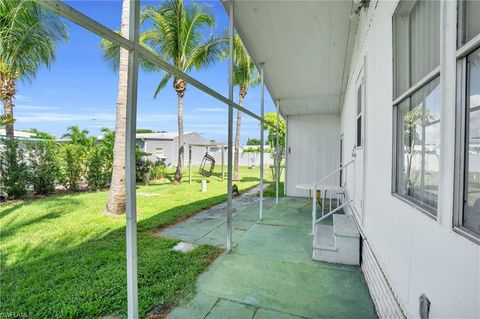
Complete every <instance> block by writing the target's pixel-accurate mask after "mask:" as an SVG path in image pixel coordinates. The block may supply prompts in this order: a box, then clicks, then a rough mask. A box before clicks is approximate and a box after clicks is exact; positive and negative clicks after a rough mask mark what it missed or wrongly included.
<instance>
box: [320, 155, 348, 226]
mask: <svg viewBox="0 0 480 319" xmlns="http://www.w3.org/2000/svg"><path fill="white" fill-rule="evenodd" d="M354 161H355V158H353V159H352V160H350V161H349V162H347V163H346V164H345V165H342V166H340V167H338V168H336V169H335V170H333V171H332V172H331V173H330V174H328V175H327V176H325V177H324V178H322V179H320V180H319V181H318V182H314V183H313V185H312V186H313V187H312V235H314V234H315V225H316V224H317V223H318V222H319V221H321V220H323V219H325V218H327V217H328V216H331V215H332V214H333V213H335V212H337V211H339V210H340V209H341V208H343V207H345V206H346V205H350V204H351V202H352V201H353V200H347V201H346V202H345V203H343V204H342V205H340V206H339V207H337V208H335V209H334V210H332V207H331V197H330V211H329V212H328V213H327V214H324V210H325V203H323V205H322V217H320V218H319V219H317V187H318V186H319V184H320V183H322V182H323V181H325V180H327V179H328V178H330V177H332V176H333V175H334V174H336V173H337V172H339V171H343V170H344V169H347V167H348V166H350V165H351V164H352V163H353V162H354ZM345 175H346V174H345ZM346 180H347V176H345V183H343V184H344V185H345V184H346ZM340 187H343V186H342V185H340ZM320 196H321V194H320ZM325 197H326V196H325Z"/></svg>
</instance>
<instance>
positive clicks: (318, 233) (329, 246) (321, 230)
mask: <svg viewBox="0 0 480 319" xmlns="http://www.w3.org/2000/svg"><path fill="white" fill-rule="evenodd" d="M313 248H314V249H324V250H332V251H336V250H337V248H336V247H335V236H334V235H333V226H330V225H317V227H315V234H314V236H313Z"/></svg>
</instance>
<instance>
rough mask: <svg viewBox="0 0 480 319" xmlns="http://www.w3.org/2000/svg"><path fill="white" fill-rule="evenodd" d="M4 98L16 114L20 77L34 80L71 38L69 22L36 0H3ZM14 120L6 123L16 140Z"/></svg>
mask: <svg viewBox="0 0 480 319" xmlns="http://www.w3.org/2000/svg"><path fill="white" fill-rule="evenodd" d="M0 39H1V41H0V99H1V100H2V101H3V107H4V113H5V115H6V116H7V117H9V118H13V100H14V99H15V93H16V83H17V81H18V80H32V79H33V78H34V77H35V75H36V73H37V71H38V69H39V68H40V67H41V66H46V67H50V65H51V64H52V62H53V61H54V60H55V49H56V45H57V44H58V42H59V41H66V40H68V34H67V30H66V25H65V23H64V22H63V21H62V20H61V19H60V17H59V16H58V15H56V14H55V13H53V12H51V11H49V10H47V9H45V8H43V7H42V6H40V5H38V4H36V3H35V2H34V1H32V0H23V1H20V0H0ZM13 123H14V122H13V121H9V122H7V123H6V124H5V126H6V135H7V138H8V139H11V140H13V138H14V129H13Z"/></svg>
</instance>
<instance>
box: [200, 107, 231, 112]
mask: <svg viewBox="0 0 480 319" xmlns="http://www.w3.org/2000/svg"><path fill="white" fill-rule="evenodd" d="M193 111H194V112H209V113H225V112H226V111H227V108H226V107H198V108H195V109H193Z"/></svg>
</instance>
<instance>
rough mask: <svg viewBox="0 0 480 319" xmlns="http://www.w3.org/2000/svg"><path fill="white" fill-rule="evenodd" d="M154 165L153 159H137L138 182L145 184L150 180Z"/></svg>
mask: <svg viewBox="0 0 480 319" xmlns="http://www.w3.org/2000/svg"><path fill="white" fill-rule="evenodd" d="M152 167H153V163H152V161H150V160H148V159H144V158H141V157H140V158H138V157H137V160H136V177H137V182H143V183H144V184H145V185H147V184H148V181H149V180H150V173H151V169H152Z"/></svg>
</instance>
